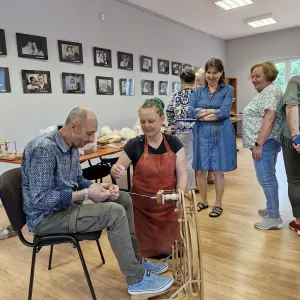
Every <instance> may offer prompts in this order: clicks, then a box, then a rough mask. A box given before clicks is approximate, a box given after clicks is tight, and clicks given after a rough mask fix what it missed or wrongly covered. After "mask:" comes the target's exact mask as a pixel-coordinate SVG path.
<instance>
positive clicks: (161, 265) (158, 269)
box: [142, 258, 168, 275]
mask: <svg viewBox="0 0 300 300" xmlns="http://www.w3.org/2000/svg"><path fill="white" fill-rule="evenodd" d="M142 268H143V269H144V270H146V271H149V272H151V273H153V274H156V275H159V274H162V273H165V272H167V271H168V264H167V263H166V262H151V261H150V260H147V259H145V258H142Z"/></svg>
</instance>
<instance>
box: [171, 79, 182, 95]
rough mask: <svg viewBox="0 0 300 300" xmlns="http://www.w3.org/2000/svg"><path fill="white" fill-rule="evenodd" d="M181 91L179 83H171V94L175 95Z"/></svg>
mask: <svg viewBox="0 0 300 300" xmlns="http://www.w3.org/2000/svg"><path fill="white" fill-rule="evenodd" d="M180 89H181V83H180V82H175V81H174V82H173V83H172V92H173V93H175V92H177V91H179V90H180Z"/></svg>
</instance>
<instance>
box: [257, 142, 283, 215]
mask: <svg viewBox="0 0 300 300" xmlns="http://www.w3.org/2000/svg"><path fill="white" fill-rule="evenodd" d="M280 150H281V146H280V144H279V143H278V142H277V141H276V140H274V139H270V140H267V141H266V142H265V143H264V145H263V150H262V154H261V160H253V161H254V166H255V171H256V177H257V180H258V182H259V184H260V185H261V187H262V188H263V191H264V193H265V197H266V199H267V213H268V217H270V218H278V217H280V213H279V197H278V181H277V178H276V162H277V155H278V153H279V152H280Z"/></svg>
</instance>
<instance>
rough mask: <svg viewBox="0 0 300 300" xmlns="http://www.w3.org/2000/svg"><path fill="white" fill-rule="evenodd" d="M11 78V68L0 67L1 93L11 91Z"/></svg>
mask: <svg viewBox="0 0 300 300" xmlns="http://www.w3.org/2000/svg"><path fill="white" fill-rule="evenodd" d="M10 92H11V87H10V78H9V69H8V68H6V67H0V94H1V93H10Z"/></svg>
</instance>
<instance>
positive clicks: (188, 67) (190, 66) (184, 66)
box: [183, 64, 193, 70]
mask: <svg viewBox="0 0 300 300" xmlns="http://www.w3.org/2000/svg"><path fill="white" fill-rule="evenodd" d="M185 69H193V66H192V65H189V64H183V70H185Z"/></svg>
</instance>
